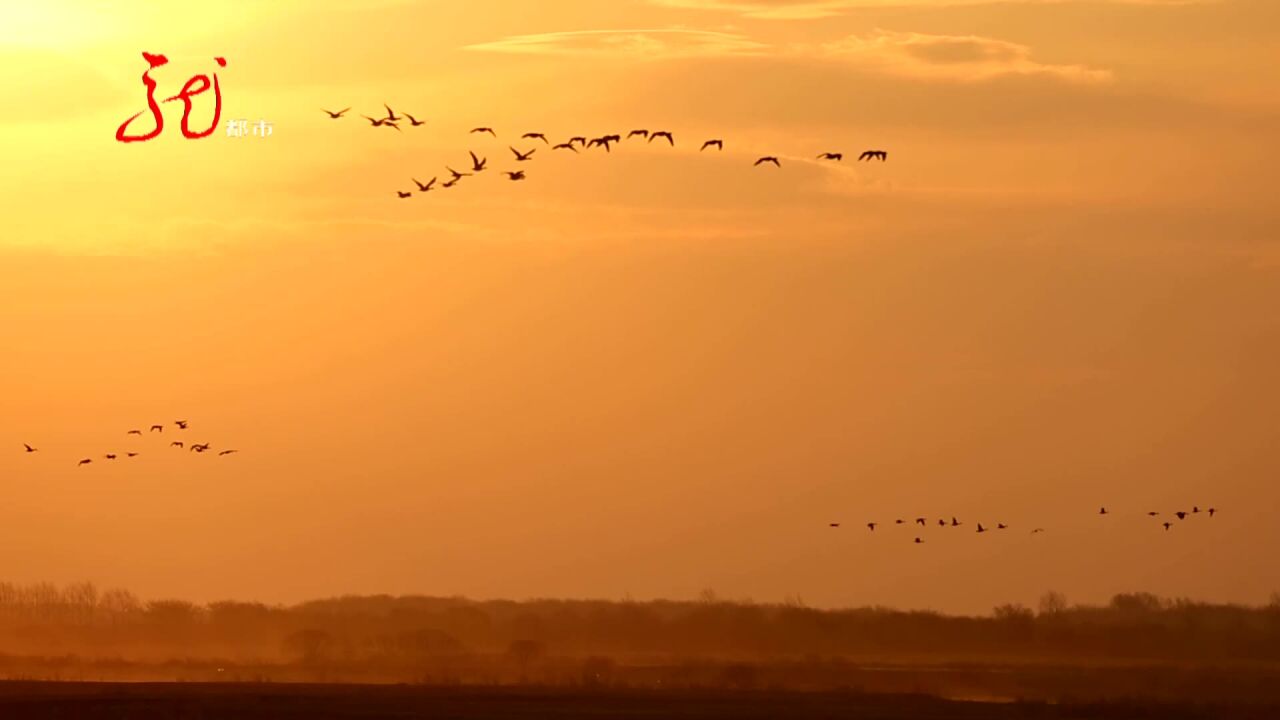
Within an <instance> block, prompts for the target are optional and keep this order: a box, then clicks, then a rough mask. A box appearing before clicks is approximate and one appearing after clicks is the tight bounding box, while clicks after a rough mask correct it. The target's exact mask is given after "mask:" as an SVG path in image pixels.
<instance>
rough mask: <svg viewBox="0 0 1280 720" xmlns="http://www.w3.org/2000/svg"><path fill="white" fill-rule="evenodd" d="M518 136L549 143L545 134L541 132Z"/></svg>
mask: <svg viewBox="0 0 1280 720" xmlns="http://www.w3.org/2000/svg"><path fill="white" fill-rule="evenodd" d="M520 137H522V138H524V139H525V140H541V141H542V142H543V143H545V144H547V145H550V144H551V143H549V142H547V136H546V135H543V134H542V133H525V134H523V135H521V136H520Z"/></svg>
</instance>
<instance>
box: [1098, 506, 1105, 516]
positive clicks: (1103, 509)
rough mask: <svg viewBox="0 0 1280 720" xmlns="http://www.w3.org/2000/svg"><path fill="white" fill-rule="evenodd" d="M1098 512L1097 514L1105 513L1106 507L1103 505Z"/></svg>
mask: <svg viewBox="0 0 1280 720" xmlns="http://www.w3.org/2000/svg"><path fill="white" fill-rule="evenodd" d="M1098 514H1099V515H1106V514H1107V509H1106V508H1105V507H1104V508H1102V509H1101V510H1099V511H1098Z"/></svg>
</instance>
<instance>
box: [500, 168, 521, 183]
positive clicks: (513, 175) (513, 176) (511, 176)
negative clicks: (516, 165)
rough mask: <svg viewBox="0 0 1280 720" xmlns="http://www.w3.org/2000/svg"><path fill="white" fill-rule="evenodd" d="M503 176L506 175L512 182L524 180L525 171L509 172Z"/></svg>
mask: <svg viewBox="0 0 1280 720" xmlns="http://www.w3.org/2000/svg"><path fill="white" fill-rule="evenodd" d="M503 175H506V176H507V178H508V179H510V180H512V181H515V180H523V179H524V171H523V170H515V171H507V172H505V173H503Z"/></svg>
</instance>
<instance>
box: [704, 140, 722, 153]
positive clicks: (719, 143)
mask: <svg viewBox="0 0 1280 720" xmlns="http://www.w3.org/2000/svg"><path fill="white" fill-rule="evenodd" d="M709 147H713V148H715V149H717V150H724V141H723V140H708V141H706V142H704V143H702V147H700V148H698V152H702V151H703V150H706V149H707V148H709Z"/></svg>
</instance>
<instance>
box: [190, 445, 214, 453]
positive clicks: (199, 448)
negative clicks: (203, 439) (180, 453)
mask: <svg viewBox="0 0 1280 720" xmlns="http://www.w3.org/2000/svg"><path fill="white" fill-rule="evenodd" d="M208 449H209V443H201V444H198V445H192V446H191V449H190V450H188V451H187V452H191V451H192V450H194V451H195V452H198V453H202V452H204V451H205V450H208Z"/></svg>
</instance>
